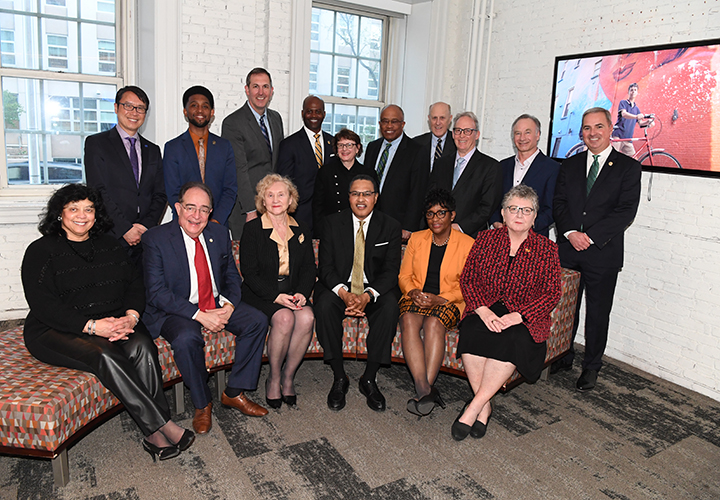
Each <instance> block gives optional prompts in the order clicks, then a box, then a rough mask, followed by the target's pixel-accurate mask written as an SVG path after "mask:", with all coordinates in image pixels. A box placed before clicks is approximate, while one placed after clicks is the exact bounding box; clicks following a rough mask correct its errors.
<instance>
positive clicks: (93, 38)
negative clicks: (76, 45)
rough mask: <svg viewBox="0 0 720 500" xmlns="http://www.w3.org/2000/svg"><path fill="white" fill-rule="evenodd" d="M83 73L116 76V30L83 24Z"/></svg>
mask: <svg viewBox="0 0 720 500" xmlns="http://www.w3.org/2000/svg"><path fill="white" fill-rule="evenodd" d="M82 38H83V46H82V72H83V73H84V74H86V75H111V76H114V75H115V74H116V67H115V56H116V54H115V29H114V28H111V27H108V26H97V25H93V24H83V26H82Z"/></svg>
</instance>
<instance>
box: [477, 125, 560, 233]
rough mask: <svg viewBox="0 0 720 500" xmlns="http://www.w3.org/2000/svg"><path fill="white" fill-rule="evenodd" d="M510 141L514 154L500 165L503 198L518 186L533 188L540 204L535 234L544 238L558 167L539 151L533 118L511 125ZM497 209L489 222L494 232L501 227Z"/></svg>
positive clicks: (548, 224) (537, 132) (538, 139)
mask: <svg viewBox="0 0 720 500" xmlns="http://www.w3.org/2000/svg"><path fill="white" fill-rule="evenodd" d="M512 137H513V144H514V146H515V150H516V151H517V154H516V155H515V156H511V157H509V158H505V159H504V160H502V161H501V162H500V166H501V167H502V172H503V196H504V194H505V193H507V192H508V191H510V188H512V187H515V186H517V185H518V184H525V185H526V186H530V187H531V188H533V189H534V190H535V192H537V195H538V198H539V201H540V210H538V213H537V217H536V218H535V227H534V230H535V232H536V233H538V234H542V235H543V236H546V237H547V236H549V235H550V226H551V225H552V223H553V214H552V204H553V195H554V194H555V182H556V181H557V176H558V172H559V170H560V165H558V164H557V162H556V161H555V160H553V159H551V158H548V157H547V156H545V155H544V154H543V153H542V151H540V150H539V149H538V142H539V141H540V120H538V119H537V118H535V117H534V116H532V115H527V114H523V115H520V116H518V117H517V118H516V119H515V121H514V122H513V124H512ZM500 208H501V207H498V209H497V210H496V211H495V213H494V214H493V215H492V217H491V218H490V222H492V225H493V227H495V228H498V227H502V217H501V216H500Z"/></svg>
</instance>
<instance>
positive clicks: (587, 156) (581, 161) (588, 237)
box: [551, 108, 642, 392]
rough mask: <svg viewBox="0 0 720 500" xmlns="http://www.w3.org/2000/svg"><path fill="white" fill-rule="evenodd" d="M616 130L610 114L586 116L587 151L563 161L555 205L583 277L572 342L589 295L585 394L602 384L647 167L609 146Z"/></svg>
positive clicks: (562, 244) (565, 253)
mask: <svg viewBox="0 0 720 500" xmlns="http://www.w3.org/2000/svg"><path fill="white" fill-rule="evenodd" d="M612 130H613V126H612V120H611V117H610V113H609V112H608V111H607V110H606V109H603V108H590V109H588V110H587V111H585V113H583V118H582V137H583V141H584V142H585V144H586V145H587V147H588V151H586V152H583V153H579V154H576V155H575V156H572V157H570V158H568V159H567V160H565V161H563V163H562V165H561V167H560V173H559V174H558V179H557V185H556V187H555V197H554V200H553V216H554V218H555V224H556V226H557V230H558V253H559V254H560V263H561V264H562V266H563V267H567V268H570V269H575V270H577V271H580V273H581V277H580V289H579V291H578V302H577V310H576V313H575V324H574V326H573V342H574V340H575V334H576V333H577V329H578V324H579V316H580V302H581V299H582V295H583V290H585V300H586V314H585V357H584V359H583V362H582V374H581V375H580V378H578V381H577V383H576V387H577V389H578V390H579V391H581V392H582V391H589V390H591V389H593V388H594V387H595V384H596V383H597V377H598V372H599V371H600V368H601V367H602V356H603V353H604V352H605V346H606V345H607V338H608V327H609V323H610V311H611V310H612V304H613V296H614V294H615V285H616V283H617V276H618V272H619V271H620V268H621V267H622V265H623V254H624V235H625V230H626V229H627V228H628V227H629V226H630V224H632V222H633V220H634V219H635V214H636V213H637V210H638V205H639V204H640V178H641V174H642V167H641V166H640V163H638V162H637V161H636V160H634V159H633V158H631V157H629V156H626V155H624V154H622V153H619V152H617V151H615V150H614V149H613V148H612V147H611V146H610V135H611V134H612ZM573 342H571V343H570V346H571V347H570V349H571V350H570V353H569V354H568V355H567V356H565V357H564V358H563V359H561V360H559V361H556V362H555V363H554V364H553V367H552V369H551V370H552V371H553V372H557V371H559V370H570V369H572V362H573V359H574V356H575V352H574V350H573V347H572V346H573Z"/></svg>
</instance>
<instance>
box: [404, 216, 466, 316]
mask: <svg viewBox="0 0 720 500" xmlns="http://www.w3.org/2000/svg"><path fill="white" fill-rule="evenodd" d="M432 234H433V233H432V231H430V230H429V229H425V230H424V231H417V232H415V233H413V234H412V236H410V241H408V244H407V248H406V249H405V255H404V256H403V260H402V265H401V266H400V275H399V276H398V284H399V285H400V290H402V293H403V295H404V296H406V297H407V293H408V292H409V291H410V290H413V289H415V288H418V289H420V290H422V289H423V286H425V278H427V267H428V262H429V260H430V248H431V247H432ZM473 243H475V240H474V239H472V238H471V237H470V236H468V235H467V234H464V233H461V232H460V231H456V230H454V229H453V230H452V231H451V232H450V240H449V241H448V243H447V249H446V250H445V255H444V256H443V261H442V264H441V265H440V297H442V298H443V299H446V300H447V301H448V302H452V303H453V304H455V305H456V306H457V308H458V309H460V314H462V312H463V310H464V309H465V301H464V300H463V296H462V291H460V274H461V273H462V270H463V266H465V259H467V256H468V253H470V249H471V248H472V246H473Z"/></svg>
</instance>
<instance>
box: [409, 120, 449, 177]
mask: <svg viewBox="0 0 720 500" xmlns="http://www.w3.org/2000/svg"><path fill="white" fill-rule="evenodd" d="M432 138H433V134H432V132H426V133H424V134H422V135H419V136H417V137H414V138H413V141H415V142H416V143H417V144H418V146H420V151H418V162H420V168H421V169H424V170H425V171H426V172H427V173H428V175H429V174H430V156H431V155H433V154H435V151H434V150H433V147H432V144H433V143H432ZM431 151H432V152H431ZM455 153H457V147H455V141H454V140H453V136H452V132H451V131H450V129H448V131H447V133H446V134H445V138H444V139H443V145H442V155H441V156H440V158H446V157H448V156H451V157H453V158H455Z"/></svg>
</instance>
